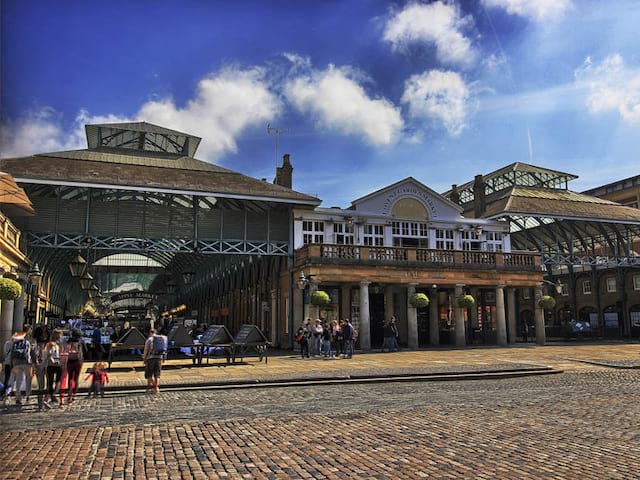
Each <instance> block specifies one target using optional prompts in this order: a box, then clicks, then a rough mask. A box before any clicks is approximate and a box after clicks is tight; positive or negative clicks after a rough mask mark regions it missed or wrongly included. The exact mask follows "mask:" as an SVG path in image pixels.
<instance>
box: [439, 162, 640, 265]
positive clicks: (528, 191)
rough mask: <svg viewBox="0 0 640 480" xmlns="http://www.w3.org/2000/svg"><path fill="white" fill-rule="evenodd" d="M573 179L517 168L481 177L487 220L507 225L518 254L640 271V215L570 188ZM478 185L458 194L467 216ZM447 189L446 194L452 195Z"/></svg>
mask: <svg viewBox="0 0 640 480" xmlns="http://www.w3.org/2000/svg"><path fill="white" fill-rule="evenodd" d="M576 178H578V177H577V176H575V175H571V174H567V173H563V172H559V171H555V170H550V169H546V168H540V167H536V166H533V165H528V164H524V163H514V164H511V165H508V166H506V167H504V168H502V169H500V170H497V171H495V172H492V173H490V174H488V175H486V176H484V177H483V178H482V180H483V182H484V187H485V189H484V195H485V201H486V205H487V213H486V215H485V217H486V218H492V219H498V220H503V221H507V222H509V225H510V231H511V246H512V248H513V249H514V250H534V251H539V252H541V254H542V263H543V265H544V266H546V267H547V269H548V270H549V271H553V270H554V269H557V268H558V267H566V266H575V265H587V266H594V267H600V266H604V265H607V266H615V267H637V266H640V256H639V255H638V253H637V252H635V251H634V250H633V245H634V243H635V242H637V241H638V240H639V239H640V211H638V210H637V209H631V208H629V207H624V206H620V205H618V204H616V203H614V202H610V201H607V200H603V199H600V198H597V197H591V196H588V195H584V194H581V193H577V192H573V191H571V190H569V189H568V182H569V181H570V180H573V179H576ZM474 183H475V182H468V183H466V184H464V185H462V186H461V187H459V188H458V189H457V192H458V194H459V195H460V203H461V204H462V206H463V208H464V209H465V212H470V211H471V212H472V211H473V209H474V200H475V195H474ZM452 192H453V189H452V190H449V191H448V192H446V193H445V195H448V196H450V195H451V194H452Z"/></svg>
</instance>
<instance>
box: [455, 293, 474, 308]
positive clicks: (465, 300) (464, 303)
mask: <svg viewBox="0 0 640 480" xmlns="http://www.w3.org/2000/svg"><path fill="white" fill-rule="evenodd" d="M456 304H457V305H458V307H461V308H471V307H473V306H474V305H475V304H476V299H475V298H473V296H472V295H460V296H459V297H458V298H456Z"/></svg>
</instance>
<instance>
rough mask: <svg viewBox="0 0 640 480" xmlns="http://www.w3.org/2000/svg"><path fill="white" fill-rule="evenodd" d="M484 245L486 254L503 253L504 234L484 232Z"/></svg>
mask: <svg viewBox="0 0 640 480" xmlns="http://www.w3.org/2000/svg"><path fill="white" fill-rule="evenodd" d="M484 235H485V242H486V243H485V245H486V250H487V252H502V251H504V233H503V232H484Z"/></svg>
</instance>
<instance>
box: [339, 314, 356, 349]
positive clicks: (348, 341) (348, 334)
mask: <svg viewBox="0 0 640 480" xmlns="http://www.w3.org/2000/svg"><path fill="white" fill-rule="evenodd" d="M342 340H343V342H344V355H343V358H351V357H352V356H353V342H354V330H353V325H351V322H350V321H349V319H348V318H345V319H344V325H343V326H342Z"/></svg>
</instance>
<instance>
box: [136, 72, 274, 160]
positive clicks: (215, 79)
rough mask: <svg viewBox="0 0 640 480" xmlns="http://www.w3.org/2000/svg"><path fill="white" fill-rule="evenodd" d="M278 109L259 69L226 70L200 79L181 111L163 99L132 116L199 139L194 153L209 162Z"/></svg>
mask: <svg viewBox="0 0 640 480" xmlns="http://www.w3.org/2000/svg"><path fill="white" fill-rule="evenodd" d="M281 107H282V106H281V104H280V101H279V100H278V97H277V96H276V95H275V94H274V93H273V92H272V91H271V90H270V88H269V85H268V82H267V81H266V80H265V71H264V70H263V69H262V68H258V67H255V68H251V69H246V70H242V69H239V68H227V69H224V70H222V71H221V72H219V73H217V74H215V75H210V76H208V77H207V78H204V79H203V80H200V81H199V82H198V87H197V91H196V94H195V96H194V98H192V99H191V100H189V101H188V102H187V104H186V105H185V106H184V107H183V108H180V107H178V106H176V104H175V103H174V101H173V100H172V99H171V98H165V99H162V100H159V101H153V102H147V103H145V104H144V105H143V106H142V107H141V108H140V110H139V111H138V113H137V115H136V117H137V118H138V119H139V120H140V121H142V120H145V121H148V122H151V123H156V124H158V125H162V126H163V127H167V128H172V129H175V130H179V131H183V132H189V133H191V134H193V135H197V136H199V137H202V139H203V140H202V143H201V144H200V147H199V149H198V154H199V155H200V156H202V157H204V158H206V159H209V160H213V159H216V158H219V157H221V156H222V155H223V154H225V153H228V152H235V151H237V144H236V137H237V136H238V135H239V134H240V133H241V132H242V131H243V130H245V129H246V128H248V127H250V126H254V125H262V124H266V123H267V122H268V121H270V120H272V119H274V118H276V117H277V116H278V115H279V114H280V111H281Z"/></svg>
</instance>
